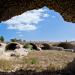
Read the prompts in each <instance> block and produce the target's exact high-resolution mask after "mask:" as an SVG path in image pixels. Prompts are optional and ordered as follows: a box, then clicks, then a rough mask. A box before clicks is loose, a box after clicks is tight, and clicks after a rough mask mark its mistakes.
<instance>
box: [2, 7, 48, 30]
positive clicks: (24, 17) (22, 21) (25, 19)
mask: <svg viewBox="0 0 75 75" xmlns="http://www.w3.org/2000/svg"><path fill="white" fill-rule="evenodd" d="M45 11H47V10H46V9H44V8H41V9H38V10H36V9H35V10H30V11H27V12H25V13H23V14H21V15H18V16H15V17H12V18H11V19H9V20H7V21H4V22H3V23H5V24H7V25H8V29H17V30H21V31H25V30H26V31H27V30H28V31H29V30H36V29H37V25H38V23H39V22H40V21H43V20H44V18H45V17H48V16H49V15H48V14H47V13H45Z"/></svg>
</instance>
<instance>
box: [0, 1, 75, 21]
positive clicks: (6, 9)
mask: <svg viewBox="0 0 75 75" xmlns="http://www.w3.org/2000/svg"><path fill="white" fill-rule="evenodd" d="M44 6H47V7H48V8H50V9H53V10H55V11H57V12H59V13H60V14H61V15H62V17H63V18H64V20H66V21H69V22H75V0H0V21H3V20H7V19H9V18H11V17H13V16H16V15H20V14H22V13H23V12H25V11H27V10H32V9H39V8H42V7H44Z"/></svg>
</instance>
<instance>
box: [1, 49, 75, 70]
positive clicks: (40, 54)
mask: <svg viewBox="0 0 75 75" xmlns="http://www.w3.org/2000/svg"><path fill="white" fill-rule="evenodd" d="M74 58H75V53H72V52H65V51H56V50H50V51H32V52H30V53H29V54H28V55H27V56H25V57H23V58H12V59H10V60H2V59H1V60H0V69H1V70H4V71H11V70H16V69H20V68H22V69H26V70H36V71H42V70H61V69H63V68H65V67H66V66H67V64H68V63H70V62H72V60H73V59H74Z"/></svg>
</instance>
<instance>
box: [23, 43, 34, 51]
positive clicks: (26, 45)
mask: <svg viewBox="0 0 75 75" xmlns="http://www.w3.org/2000/svg"><path fill="white" fill-rule="evenodd" d="M23 48H26V49H31V50H32V49H33V46H32V45H30V44H25V45H24V46H23Z"/></svg>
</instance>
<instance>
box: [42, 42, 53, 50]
mask: <svg viewBox="0 0 75 75" xmlns="http://www.w3.org/2000/svg"><path fill="white" fill-rule="evenodd" d="M41 49H42V50H50V49H52V48H51V46H50V45H49V44H47V43H43V44H42V47H41Z"/></svg>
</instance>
